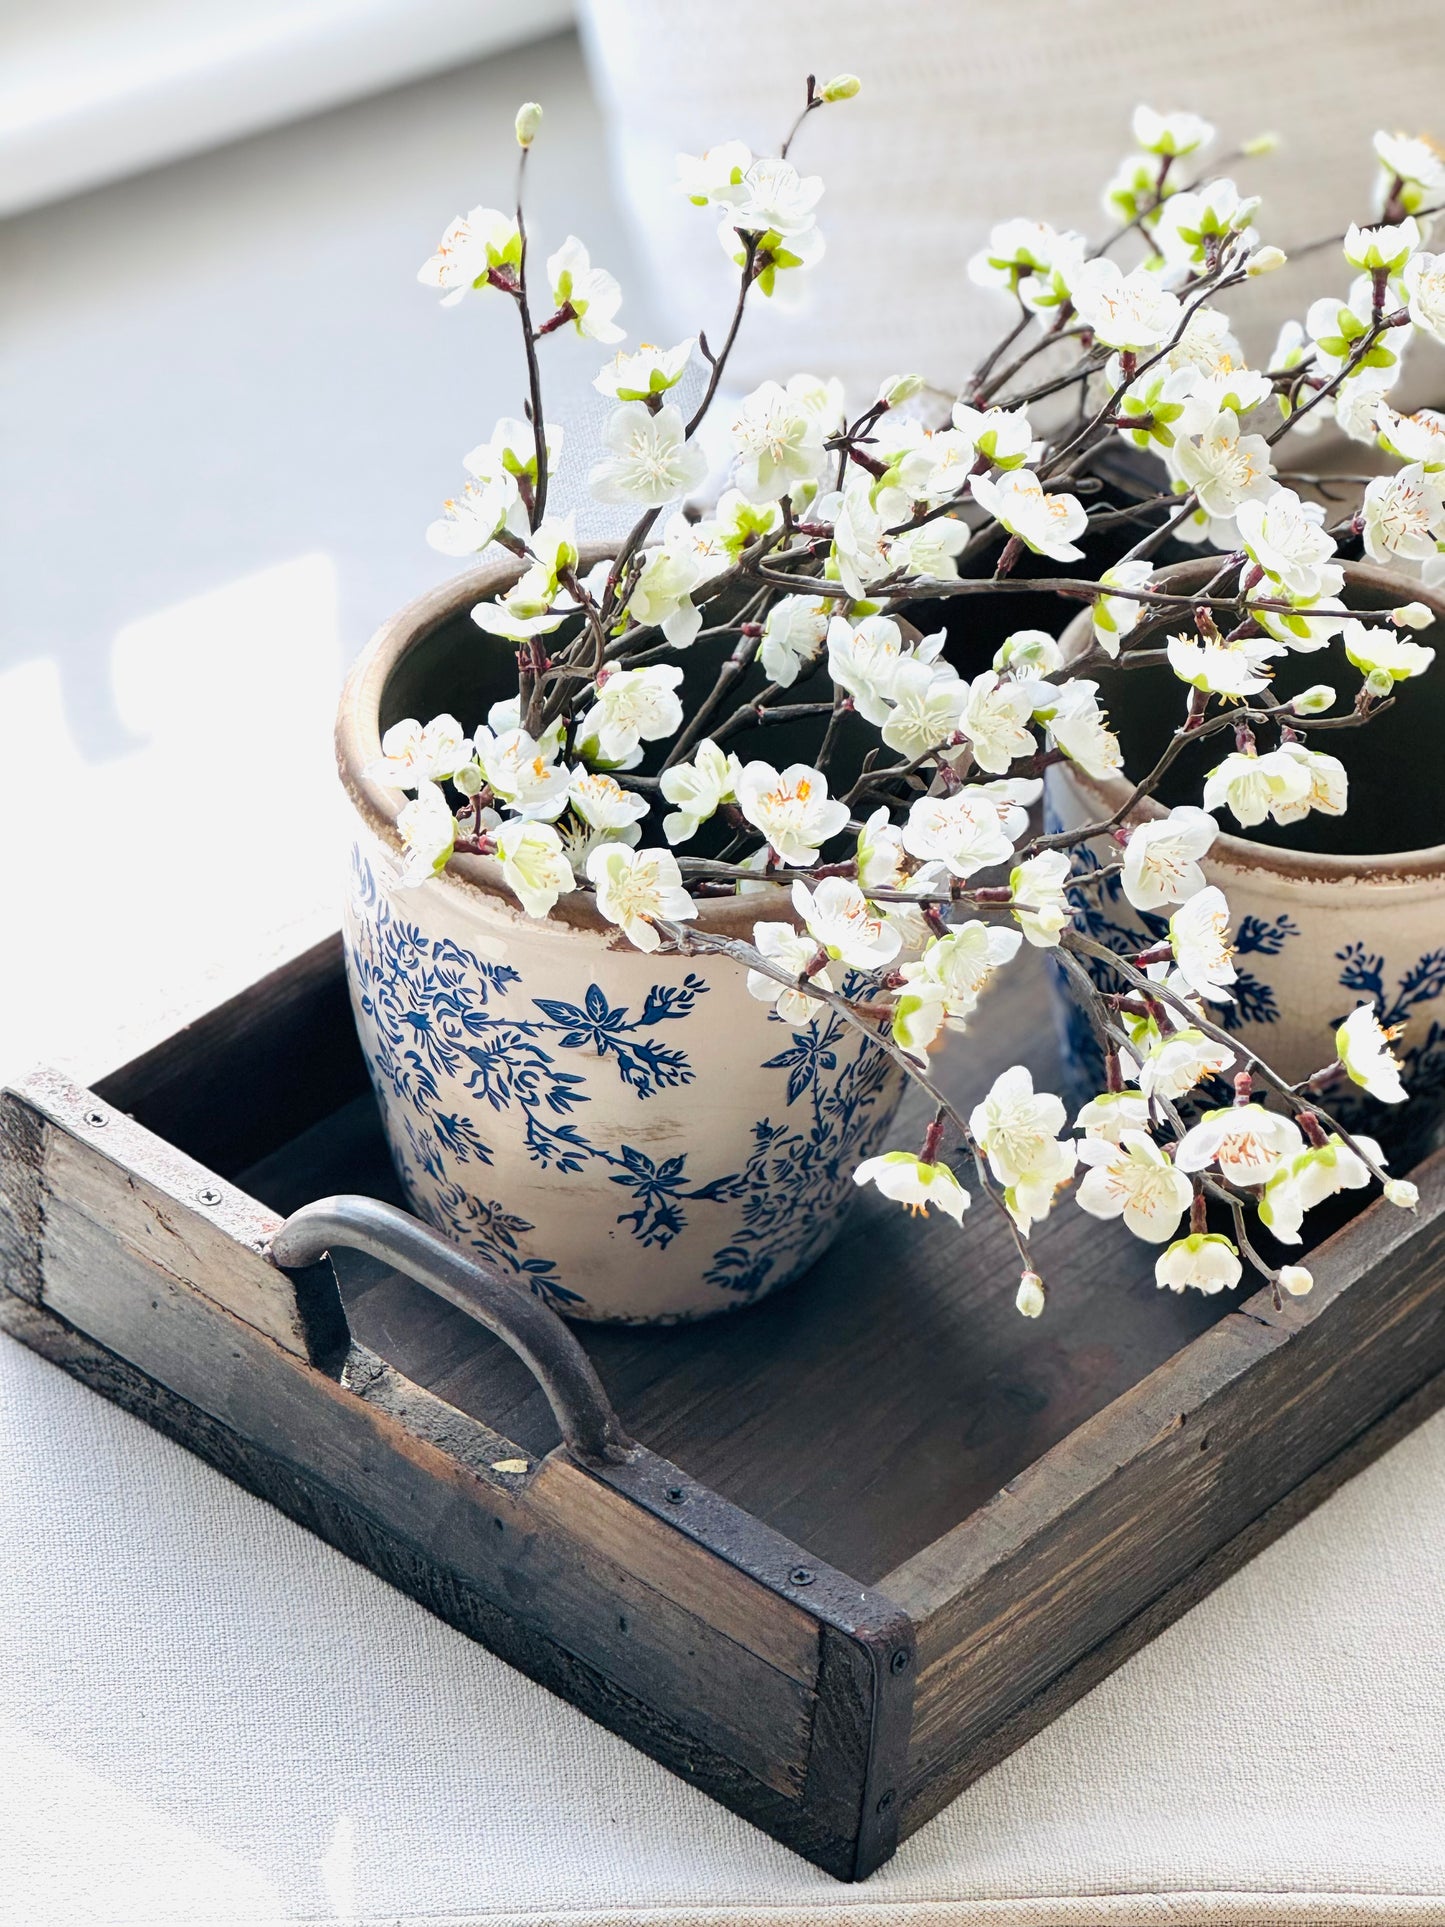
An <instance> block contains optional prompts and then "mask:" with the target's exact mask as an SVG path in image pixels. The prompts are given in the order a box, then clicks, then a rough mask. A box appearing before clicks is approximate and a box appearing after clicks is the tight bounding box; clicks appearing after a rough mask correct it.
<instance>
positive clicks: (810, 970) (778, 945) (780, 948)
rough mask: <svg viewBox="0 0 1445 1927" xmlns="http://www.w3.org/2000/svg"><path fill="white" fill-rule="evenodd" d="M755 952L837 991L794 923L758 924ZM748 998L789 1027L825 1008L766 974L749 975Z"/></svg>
mask: <svg viewBox="0 0 1445 1927" xmlns="http://www.w3.org/2000/svg"><path fill="white" fill-rule="evenodd" d="M753 948H754V949H755V950H756V951H758V952H759V953H760V955H762V956H763V957H765V958H766V959H767V960H768V962H769V963H771V964H775V965H776V966H777V967H778V968H779V969H780V970H786V971H787V972H789V974H790V975H792V976H794V977H803V976H804V975H806V976H807V978H808V981H809V982H810V983H814V984H816V985H817V986H818V988H819V990H829V991H831V990H832V989H833V980H832V978H831V977H830V976H829V975H828V972H827V970H826V968H824V969H815V968H814V967H813V966H814V965H815V964H816V963H817V961H818V946H817V944H816V942H815V941H814V940H813V938H812V937H810V936H809V935H808V933H807V932H806V931H805V930H795V929H794V928H793V926H792V924H790V923H755V924H754V925H753ZM748 995H749V996H750V997H756V998H757V1000H758V1002H759V1003H763V1004H772V1005H773V1006H774V1008H775V1009H776V1010H777V1013H778V1015H779V1017H781V1018H782V1020H783V1022H784V1023H785V1024H811V1023H812V1022H813V1021H814V1019H815V1018H816V1017H817V1015H818V1012H819V1011H820V1010H821V1009H822V1008H823V1006H822V1004H821V1003H820V1002H819V1001H818V999H817V998H816V997H810V996H809V995H808V993H807V991H805V990H798V989H794V988H792V987H790V986H789V985H787V984H780V983H779V982H778V981H777V979H776V978H775V977H770V976H769V975H768V973H767V972H766V971H764V970H750V971H749V972H748ZM861 1168H862V1167H861V1166H860V1167H859V1169H861ZM854 1176H855V1177H856V1176H857V1172H856V1171H855V1172H854Z"/></svg>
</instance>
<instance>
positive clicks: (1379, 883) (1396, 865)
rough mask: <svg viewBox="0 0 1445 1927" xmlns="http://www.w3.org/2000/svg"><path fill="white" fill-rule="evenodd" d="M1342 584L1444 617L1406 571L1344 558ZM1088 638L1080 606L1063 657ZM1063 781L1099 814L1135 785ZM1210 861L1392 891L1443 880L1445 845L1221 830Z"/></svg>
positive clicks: (1177, 571) (1142, 814) (1163, 580)
mask: <svg viewBox="0 0 1445 1927" xmlns="http://www.w3.org/2000/svg"><path fill="white" fill-rule="evenodd" d="M1218 568H1219V558H1218V556H1217V555H1210V556H1204V557H1201V558H1200V560H1198V561H1197V562H1177V563H1174V564H1172V565H1171V566H1170V567H1169V568H1165V569H1158V570H1156V571H1155V573H1154V576H1153V577H1152V580H1153V581H1155V582H1158V583H1160V584H1161V585H1164V586H1175V585H1177V586H1178V587H1180V588H1183V589H1188V588H1194V587H1197V586H1199V585H1202V584H1203V583H1205V582H1207V581H1208V580H1209V578H1210V576H1211V575H1213V574H1216V573H1217V572H1218ZM1344 569H1345V585H1346V587H1348V586H1349V585H1350V584H1351V583H1354V584H1355V585H1356V586H1358V587H1360V588H1364V589H1373V590H1377V591H1379V592H1380V593H1382V594H1387V595H1388V594H1398V595H1399V599H1400V601H1401V602H1423V603H1425V604H1427V605H1428V607H1429V608H1431V609H1433V610H1434V612H1435V615H1436V617H1437V619H1438V620H1440V621H1442V622H1445V595H1441V594H1439V593H1438V592H1435V591H1432V590H1430V589H1426V588H1424V587H1422V585H1421V584H1420V583H1418V582H1416V581H1414V580H1412V579H1411V578H1410V577H1408V576H1400V575H1397V574H1396V573H1395V571H1394V570H1392V569H1384V568H1380V567H1379V566H1378V565H1377V564H1375V563H1371V562H1347V563H1345V565H1344ZM1092 637H1093V613H1092V611H1091V610H1089V609H1081V610H1080V611H1079V613H1078V615H1076V616H1075V617H1074V618H1073V620H1072V621H1071V622H1070V623H1069V625H1068V627H1067V628H1066V629H1065V630H1064V633H1063V634H1062V635H1061V636H1060V637H1059V647H1060V649H1061V650H1062V651H1063V654H1064V660H1065V662H1070V661H1072V660H1074V659H1075V658H1076V657H1078V656H1081V655H1083V654H1085V653H1086V650H1087V647H1088V645H1089V643H1090V642H1091V641H1092ZM1061 767H1066V768H1067V770H1068V776H1069V780H1070V781H1071V782H1072V783H1074V784H1076V785H1077V787H1078V788H1079V789H1081V790H1083V791H1084V792H1085V793H1086V794H1087V795H1089V796H1090V797H1092V798H1094V799H1095V800H1097V802H1098V804H1099V806H1100V814H1101V815H1105V816H1111V815H1112V814H1113V813H1114V811H1115V810H1117V809H1118V808H1119V806H1120V804H1122V803H1123V802H1124V801H1125V799H1126V798H1127V797H1128V796H1129V794H1130V792H1131V791H1132V789H1133V787H1134V786H1133V784H1132V783H1128V782H1125V781H1123V780H1122V779H1121V778H1118V777H1106V778H1103V779H1100V778H1098V777H1093V776H1089V775H1087V774H1086V773H1085V771H1083V770H1081V769H1080V768H1079V767H1078V765H1077V764H1075V763H1070V764H1068V765H1066V766H1061ZM1168 814H1169V812H1168V810H1167V809H1166V808H1165V807H1164V805H1163V804H1162V803H1160V802H1159V801H1158V800H1157V799H1156V798H1155V797H1152V796H1146V797H1144V798H1143V799H1142V800H1141V801H1140V802H1139V803H1137V804H1136V805H1135V807H1134V809H1133V810H1131V811H1130V815H1131V817H1134V818H1136V819H1143V820H1146V821H1150V820H1158V819H1159V818H1161V817H1165V816H1167V815H1168ZM1208 860H1209V862H1210V863H1213V864H1218V865H1220V866H1221V867H1224V868H1227V869H1233V870H1241V871H1260V870H1262V871H1267V872H1268V873H1269V874H1270V875H1272V876H1277V877H1281V878H1284V879H1286V880H1288V881H1290V882H1294V883H1343V882H1350V883H1357V884H1361V885H1364V886H1367V887H1369V888H1372V889H1376V890H1380V889H1397V888H1400V887H1402V886H1405V887H1408V886H1414V885H1417V884H1419V883H1422V882H1427V881H1428V882H1433V881H1436V880H1439V879H1442V878H1445V843H1433V844H1430V845H1428V846H1427V847H1426V848H1424V849H1420V850H1392V851H1382V852H1380V853H1379V854H1377V855H1372V856H1331V855H1322V854H1318V853H1316V852H1313V851H1306V850H1281V849H1277V848H1275V847H1274V846H1273V845H1272V844H1268V843H1256V842H1254V841H1253V840H1252V839H1251V838H1249V837H1247V836H1231V835H1230V834H1229V833H1228V832H1225V831H1222V832H1221V833H1220V835H1219V836H1217V837H1216V838H1215V840H1214V842H1213V844H1212V845H1211V847H1210V851H1209V858H1208Z"/></svg>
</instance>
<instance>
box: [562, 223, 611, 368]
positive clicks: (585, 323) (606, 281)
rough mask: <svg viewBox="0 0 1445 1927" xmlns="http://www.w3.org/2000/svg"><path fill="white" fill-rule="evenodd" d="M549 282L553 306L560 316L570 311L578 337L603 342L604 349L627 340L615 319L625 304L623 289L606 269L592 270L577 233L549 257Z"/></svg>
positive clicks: (571, 235) (569, 237)
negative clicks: (613, 343) (623, 301)
mask: <svg viewBox="0 0 1445 1927" xmlns="http://www.w3.org/2000/svg"><path fill="white" fill-rule="evenodd" d="M547 280H548V283H549V285H550V287H551V290H552V305H553V307H554V308H556V309H557V310H558V312H559V313H560V312H561V311H562V310H563V309H566V308H570V309H571V311H572V313H571V321H572V325H573V327H574V328H575V329H576V330H577V332H578V334H579V335H585V336H587V338H588V339H589V340H591V341H600V342H601V343H602V344H603V345H604V347H605V346H607V345H608V344H610V343H611V342H614V341H622V340H623V339H624V338H625V334H626V330H625V329H622V328H619V327H618V326H617V324H616V323H615V322H614V321H613V319H612V317H613V315H615V314H616V312H617V310H618V308H619V307H620V306H621V305H622V290H621V288H619V287H618V285H617V282H616V281H615V280H614V278H613V277H612V276H611V275H610V274H608V273H607V271H606V269H605V268H594V267H593V265H592V262H591V259H590V257H589V255H588V253H587V250H586V248H584V247H583V245H582V243H581V242H580V241H579V240H578V239H577V236H576V235H575V234H569V235H568V236H567V239H566V240H565V241H564V242H563V243H562V245H561V247H560V248H558V250H557V252H556V253H555V254H552V255H549V256H548V259H547Z"/></svg>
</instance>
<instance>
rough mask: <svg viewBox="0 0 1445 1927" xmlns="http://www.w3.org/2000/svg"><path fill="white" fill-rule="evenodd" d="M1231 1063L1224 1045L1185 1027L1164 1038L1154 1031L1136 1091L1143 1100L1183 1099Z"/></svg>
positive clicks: (1231, 1058) (1229, 1051)
mask: <svg viewBox="0 0 1445 1927" xmlns="http://www.w3.org/2000/svg"><path fill="white" fill-rule="evenodd" d="M1234 1061H1235V1054H1234V1052H1233V1051H1232V1050H1231V1049H1230V1048H1229V1046H1228V1044H1218V1043H1216V1042H1215V1041H1214V1039H1213V1038H1212V1037H1206V1036H1205V1035H1204V1032H1203V1031H1202V1030H1195V1029H1194V1028H1193V1026H1192V1025H1185V1026H1184V1027H1183V1028H1182V1029H1180V1030H1173V1031H1169V1032H1167V1033H1166V1034H1164V1035H1162V1036H1161V1035H1160V1034H1159V1033H1158V1032H1157V1031H1155V1032H1154V1034H1153V1036H1152V1037H1151V1039H1150V1042H1149V1049H1148V1051H1147V1052H1146V1054H1145V1056H1144V1059H1143V1061H1142V1063H1141V1064H1140V1066H1139V1088H1140V1090H1141V1091H1142V1092H1143V1093H1144V1095H1145V1096H1146V1097H1151V1098H1152V1097H1167V1098H1175V1097H1185V1096H1187V1095H1188V1093H1189V1092H1190V1091H1192V1090H1193V1089H1194V1087H1195V1086H1196V1085H1197V1084H1200V1083H1202V1082H1203V1081H1204V1079H1205V1078H1206V1077H1217V1076H1218V1075H1219V1074H1220V1073H1221V1072H1222V1071H1227V1070H1228V1069H1229V1067H1230V1065H1231V1064H1233V1063H1234Z"/></svg>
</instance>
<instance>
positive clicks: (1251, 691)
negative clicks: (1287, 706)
mask: <svg viewBox="0 0 1445 1927" xmlns="http://www.w3.org/2000/svg"><path fill="white" fill-rule="evenodd" d="M1164 649H1165V654H1166V655H1167V656H1168V658H1169V667H1170V668H1171V669H1172V670H1173V671H1174V673H1175V675H1176V676H1177V677H1178V678H1179V680H1180V682H1186V683H1188V684H1189V686H1190V687H1191V688H1192V689H1201V690H1205V691H1207V692H1208V694H1210V695H1212V696H1230V697H1239V696H1253V695H1255V694H1257V693H1258V691H1259V690H1261V689H1266V688H1268V686H1269V680H1270V677H1271V676H1272V675H1273V673H1274V670H1273V665H1272V664H1271V662H1270V660H1269V657H1270V656H1271V655H1272V654H1273V649H1272V647H1271V644H1270V643H1269V642H1267V641H1265V640H1263V639H1262V638H1261V637H1259V636H1240V637H1237V638H1234V639H1232V640H1231V639H1230V638H1229V637H1226V636H1221V635H1219V634H1218V633H1217V632H1216V633H1215V634H1214V635H1212V636H1209V637H1208V638H1205V637H1202V636H1199V635H1196V634H1191V633H1185V634H1182V635H1175V636H1169V637H1168V638H1166V640H1165V644H1164Z"/></svg>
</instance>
